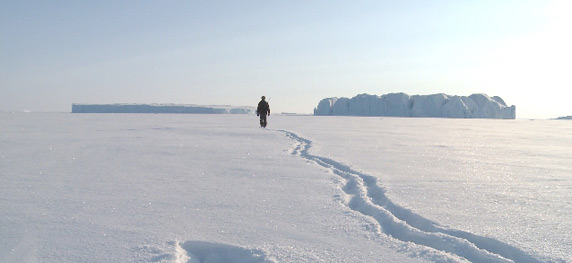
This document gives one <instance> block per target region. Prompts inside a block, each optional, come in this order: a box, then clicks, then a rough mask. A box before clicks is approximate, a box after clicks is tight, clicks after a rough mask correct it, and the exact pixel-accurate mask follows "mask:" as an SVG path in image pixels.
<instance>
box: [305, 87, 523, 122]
mask: <svg viewBox="0 0 572 263" xmlns="http://www.w3.org/2000/svg"><path fill="white" fill-rule="evenodd" d="M314 115H320V116H327V115H335V116H392V117H434V118H491V119H514V118H516V108H515V106H514V105H513V106H508V105H507V104H506V103H505V102H504V100H503V99H501V98H500V97H497V96H494V97H489V96H487V95H485V94H473V95H471V96H451V95H447V94H442V93H440V94H433V95H413V96H410V95H408V94H406V93H390V94H385V95H381V96H377V95H369V94H360V95H357V96H355V97H353V98H351V99H348V98H326V99H323V100H321V101H320V102H319V103H318V107H316V108H315V109H314Z"/></svg>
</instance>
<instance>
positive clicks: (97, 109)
mask: <svg viewBox="0 0 572 263" xmlns="http://www.w3.org/2000/svg"><path fill="white" fill-rule="evenodd" d="M254 112H255V109H254V107H236V106H202V105H183V104H76V103H74V104H72V113H202V114H253V113H254Z"/></svg>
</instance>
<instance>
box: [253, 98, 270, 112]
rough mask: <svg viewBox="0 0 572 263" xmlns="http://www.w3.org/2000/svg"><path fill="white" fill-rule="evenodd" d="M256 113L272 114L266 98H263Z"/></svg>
mask: <svg viewBox="0 0 572 263" xmlns="http://www.w3.org/2000/svg"><path fill="white" fill-rule="evenodd" d="M256 115H270V106H269V105H268V102H266V101H265V100H261V101H260V102H259V103H258V108H256Z"/></svg>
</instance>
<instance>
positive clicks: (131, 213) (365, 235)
mask: <svg viewBox="0 0 572 263" xmlns="http://www.w3.org/2000/svg"><path fill="white" fill-rule="evenodd" d="M0 120H1V123H2V126H0V136H1V137H0V180H1V181H0V211H2V213H1V214H0V236H1V238H0V262H193V263H196V262H572V253H571V252H570V249H569V248H570V247H572V232H571V229H572V223H570V220H569V218H570V217H571V216H572V199H571V198H570V197H571V196H570V194H571V190H572V181H571V179H570V174H572V163H571V161H570V160H571V159H572V158H570V157H572V142H571V141H570V140H569V138H570V137H571V136H572V134H571V131H572V129H571V128H572V127H571V125H572V124H570V123H569V122H558V121H548V120H546V121H522V120H511V121H507V120H502V121H500V120H464V119H425V118H423V119H416V118H361V117H314V116H274V115H273V116H271V118H270V119H269V123H270V124H269V128H268V129H260V128H258V127H257V126H258V125H257V124H258V123H257V122H258V120H257V119H256V117H255V116H251V115H177V114H175V115H170V114H167V115H156V114H121V115H115V114H112V115H110V114H40V113H31V114H23V113H22V114H9V113H2V114H0Z"/></svg>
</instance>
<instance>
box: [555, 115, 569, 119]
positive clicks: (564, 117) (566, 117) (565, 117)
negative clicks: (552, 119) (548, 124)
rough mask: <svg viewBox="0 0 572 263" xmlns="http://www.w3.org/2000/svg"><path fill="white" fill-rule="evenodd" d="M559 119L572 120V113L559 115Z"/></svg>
mask: <svg viewBox="0 0 572 263" xmlns="http://www.w3.org/2000/svg"><path fill="white" fill-rule="evenodd" d="M556 119H557V120H572V115H570V116H563V117H558V118H556Z"/></svg>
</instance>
